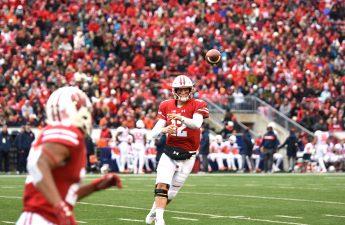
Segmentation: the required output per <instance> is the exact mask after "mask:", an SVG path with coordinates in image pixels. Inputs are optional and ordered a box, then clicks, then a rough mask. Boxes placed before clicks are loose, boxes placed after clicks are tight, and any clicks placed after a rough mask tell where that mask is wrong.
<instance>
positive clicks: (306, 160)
mask: <svg viewBox="0 0 345 225" xmlns="http://www.w3.org/2000/svg"><path fill="white" fill-rule="evenodd" d="M316 141H317V138H316V137H315V138H314V139H313V140H312V141H311V142H308V143H307V144H306V145H305V146H304V149H303V168H302V170H301V171H302V172H311V171H312V166H311V165H312V161H314V160H315V152H316V150H315V144H316ZM295 171H296V170H295ZM297 171H298V170H297Z"/></svg>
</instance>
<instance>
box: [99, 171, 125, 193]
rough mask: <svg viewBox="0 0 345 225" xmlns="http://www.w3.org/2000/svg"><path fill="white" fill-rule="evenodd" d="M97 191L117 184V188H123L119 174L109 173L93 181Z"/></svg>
mask: <svg viewBox="0 0 345 225" xmlns="http://www.w3.org/2000/svg"><path fill="white" fill-rule="evenodd" d="M92 184H93V185H94V187H95V189H96V191H99V190H103V189H107V188H110V187H112V186H116V187H117V188H119V189H121V188H122V182H121V179H120V177H119V176H117V175H116V174H115V173H108V174H106V175H104V176H103V177H101V178H98V179H96V180H93V181H92Z"/></svg>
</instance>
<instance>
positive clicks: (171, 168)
mask: <svg viewBox="0 0 345 225" xmlns="http://www.w3.org/2000/svg"><path fill="white" fill-rule="evenodd" d="M194 162H195V155H193V156H192V157H191V158H190V159H187V160H172V159H170V158H169V157H168V156H167V155H166V154H164V153H163V154H162V156H161V158H160V160H159V163H158V167H157V178H156V184H158V183H163V184H169V185H170V187H169V191H168V199H169V200H171V199H173V198H174V197H175V196H176V195H177V193H178V191H179V190H180V189H181V187H182V186H183V184H184V182H185V181H186V179H187V177H188V176H189V174H190V173H191V172H192V169H193V166H194Z"/></svg>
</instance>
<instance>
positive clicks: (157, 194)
mask: <svg viewBox="0 0 345 225" xmlns="http://www.w3.org/2000/svg"><path fill="white" fill-rule="evenodd" d="M165 185H166V188H165V189H162V188H157V184H156V187H155V191H154V193H155V197H162V198H168V190H169V185H168V184H165Z"/></svg>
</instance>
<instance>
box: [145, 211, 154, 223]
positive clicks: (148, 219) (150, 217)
mask: <svg viewBox="0 0 345 225" xmlns="http://www.w3.org/2000/svg"><path fill="white" fill-rule="evenodd" d="M155 220H156V213H149V214H147V216H146V219H145V223H146V224H152V223H153V222H154V221H155Z"/></svg>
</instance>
